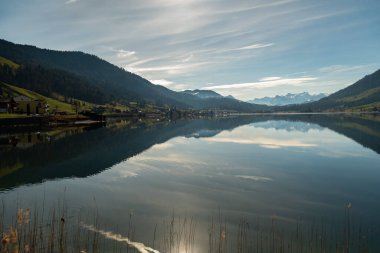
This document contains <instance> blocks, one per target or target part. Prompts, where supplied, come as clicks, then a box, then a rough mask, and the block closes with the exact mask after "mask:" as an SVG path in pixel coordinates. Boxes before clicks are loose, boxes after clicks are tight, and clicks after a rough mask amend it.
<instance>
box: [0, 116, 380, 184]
mask: <svg viewBox="0 0 380 253" xmlns="http://www.w3.org/2000/svg"><path fill="white" fill-rule="evenodd" d="M246 124H251V126H254V127H255V129H256V131H255V132H250V133H249V134H253V135H252V136H250V135H249V134H248V136H247V132H246V131H245V130H244V129H240V130H238V131H235V132H234V133H233V134H228V132H227V133H225V134H219V133H221V132H222V131H224V130H230V131H231V130H232V129H234V128H236V127H238V126H242V125H246ZM324 127H327V128H329V129H331V130H333V131H335V132H338V133H341V134H343V135H345V136H347V137H349V138H350V139H352V140H354V141H356V142H358V143H359V144H361V145H363V146H364V147H368V148H371V149H372V150H374V151H375V152H377V153H380V119H379V117H375V116H374V117H370V116H367V118H363V117H334V116H327V115H292V116H282V115H277V116H269V115H267V116H255V117H243V118H227V119H214V120H180V121H176V122H159V123H152V122H131V121H120V122H113V123H112V124H110V125H109V126H108V127H104V128H97V127H95V128H93V129H90V128H88V127H87V128H85V127H71V128H60V129H50V130H40V129H34V130H31V131H29V132H5V133H4V132H2V133H1V132H0V158H1V159H0V188H1V189H9V188H13V187H15V186H18V185H22V184H30V183H39V182H43V181H44V180H46V179H55V178H65V177H87V176H89V175H93V174H96V173H99V172H101V171H103V170H105V169H107V168H110V167H112V166H113V165H114V164H117V163H119V162H120V161H123V160H125V159H128V158H130V157H133V156H135V155H137V154H139V153H141V152H143V151H144V150H146V149H148V148H151V147H153V149H166V148H168V146H169V145H173V144H170V143H166V141H167V140H169V139H171V138H173V137H177V136H185V137H186V138H192V137H194V138H207V141H208V142H210V143H211V142H214V143H235V144H245V145H259V146H260V147H263V148H268V149H279V148H286V147H288V148H289V147H294V148H301V149H299V151H300V152H303V149H305V148H315V147H316V146H317V145H324V146H326V145H329V146H331V147H333V146H334V147H333V148H331V149H329V150H321V151H320V152H319V154H320V155H321V156H328V157H336V158H338V157H345V156H355V155H357V156H360V155H361V154H360V153H357V152H356V151H350V150H347V149H346V148H345V144H342V145H341V146H336V142H335V139H334V138H333V137H334V134H331V138H330V137H328V138H325V139H323V140H321V143H315V142H314V137H313V133H318V131H321V130H322V129H323V128H324ZM260 129H263V130H260ZM90 130H91V131H90ZM277 131H286V132H289V133H290V132H293V133H297V134H293V138H288V136H290V135H286V134H281V135H276V136H275V137H274V135H273V133H276V132H277ZM303 133H306V134H303ZM310 137H312V138H311V139H310ZM309 139H310V140H309ZM169 157H170V155H169V156H165V159H168V158H169ZM172 159H174V158H172ZM175 159H177V160H178V161H183V159H184V158H183V157H176V158H175ZM130 175H131V176H132V175H134V174H133V173H132V174H130Z"/></svg>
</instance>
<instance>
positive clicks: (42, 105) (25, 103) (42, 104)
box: [14, 95, 48, 115]
mask: <svg viewBox="0 0 380 253" xmlns="http://www.w3.org/2000/svg"><path fill="white" fill-rule="evenodd" d="M14 101H15V102H16V103H17V107H16V112H17V113H26V114H28V115H29V114H44V113H46V112H47V108H48V105H47V103H46V101H45V100H43V99H31V98H30V97H27V96H23V95H21V96H17V97H15V98H14Z"/></svg>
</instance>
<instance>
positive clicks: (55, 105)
mask: <svg viewBox="0 0 380 253" xmlns="http://www.w3.org/2000/svg"><path fill="white" fill-rule="evenodd" d="M0 85H2V86H5V87H6V88H8V89H10V90H11V91H13V92H15V93H17V94H19V95H24V96H27V97H30V98H32V99H44V100H45V101H46V102H47V103H48V104H49V107H50V110H53V109H57V111H58V112H66V113H69V114H74V113H75V111H74V108H73V106H72V105H71V104H68V103H64V102H61V101H58V100H55V99H53V98H49V97H45V96H42V95H41V94H38V93H36V92H33V91H30V90H26V89H23V88H20V87H16V86H13V85H10V84H6V83H3V82H0Z"/></svg>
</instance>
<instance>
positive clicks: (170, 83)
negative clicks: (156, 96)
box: [149, 79, 173, 86]
mask: <svg viewBox="0 0 380 253" xmlns="http://www.w3.org/2000/svg"><path fill="white" fill-rule="evenodd" d="M149 81H150V82H151V83H153V84H158V85H162V86H170V85H172V84H173V82H172V81H169V80H166V79H158V80H149Z"/></svg>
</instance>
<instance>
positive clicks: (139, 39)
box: [0, 0, 380, 100]
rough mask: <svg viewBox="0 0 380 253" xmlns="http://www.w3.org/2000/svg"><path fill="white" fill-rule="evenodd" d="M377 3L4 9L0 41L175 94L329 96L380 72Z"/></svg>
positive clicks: (219, 1) (38, 2)
mask: <svg viewBox="0 0 380 253" xmlns="http://www.w3.org/2000/svg"><path fill="white" fill-rule="evenodd" d="M379 13H380V1H377V0H376V1H367V0H363V1H350V0H347V1H343V0H337V1H295V0H279V1H252V0H251V1H248V0H247V1H243V0H235V1H231V0H109V1H104V0H33V1H31V0H18V1H5V0H1V8H0V36H1V37H2V38H4V39H6V40H10V41H12V42H15V43H21V44H32V45H36V46H38V47H43V48H50V49H57V50H70V51H72V50H74V51H78V50H79V51H84V52H87V53H91V54H95V55H97V56H99V57H101V58H103V59H105V60H107V61H109V62H111V63H113V64H115V65H117V66H120V67H123V68H125V69H126V70H128V71H131V72H134V73H137V74H139V75H141V76H143V77H145V78H147V79H148V80H150V81H152V82H153V83H156V84H161V85H164V86H166V87H168V88H170V89H174V90H183V89H195V88H202V89H213V90H215V91H217V92H219V93H221V94H223V95H228V94H231V95H233V96H235V97H236V98H239V99H242V100H249V99H253V98H257V97H263V96H273V95H277V94H279V95H282V94H286V93H288V92H293V93H295V92H303V91H308V92H310V93H320V92H324V93H332V92H335V91H337V90H339V89H341V88H344V87H346V86H348V85H350V84H352V83H353V82H355V81H356V80H358V79H360V78H361V77H363V76H364V75H366V74H370V73H372V72H373V71H375V70H377V69H379V68H380V15H379Z"/></svg>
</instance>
